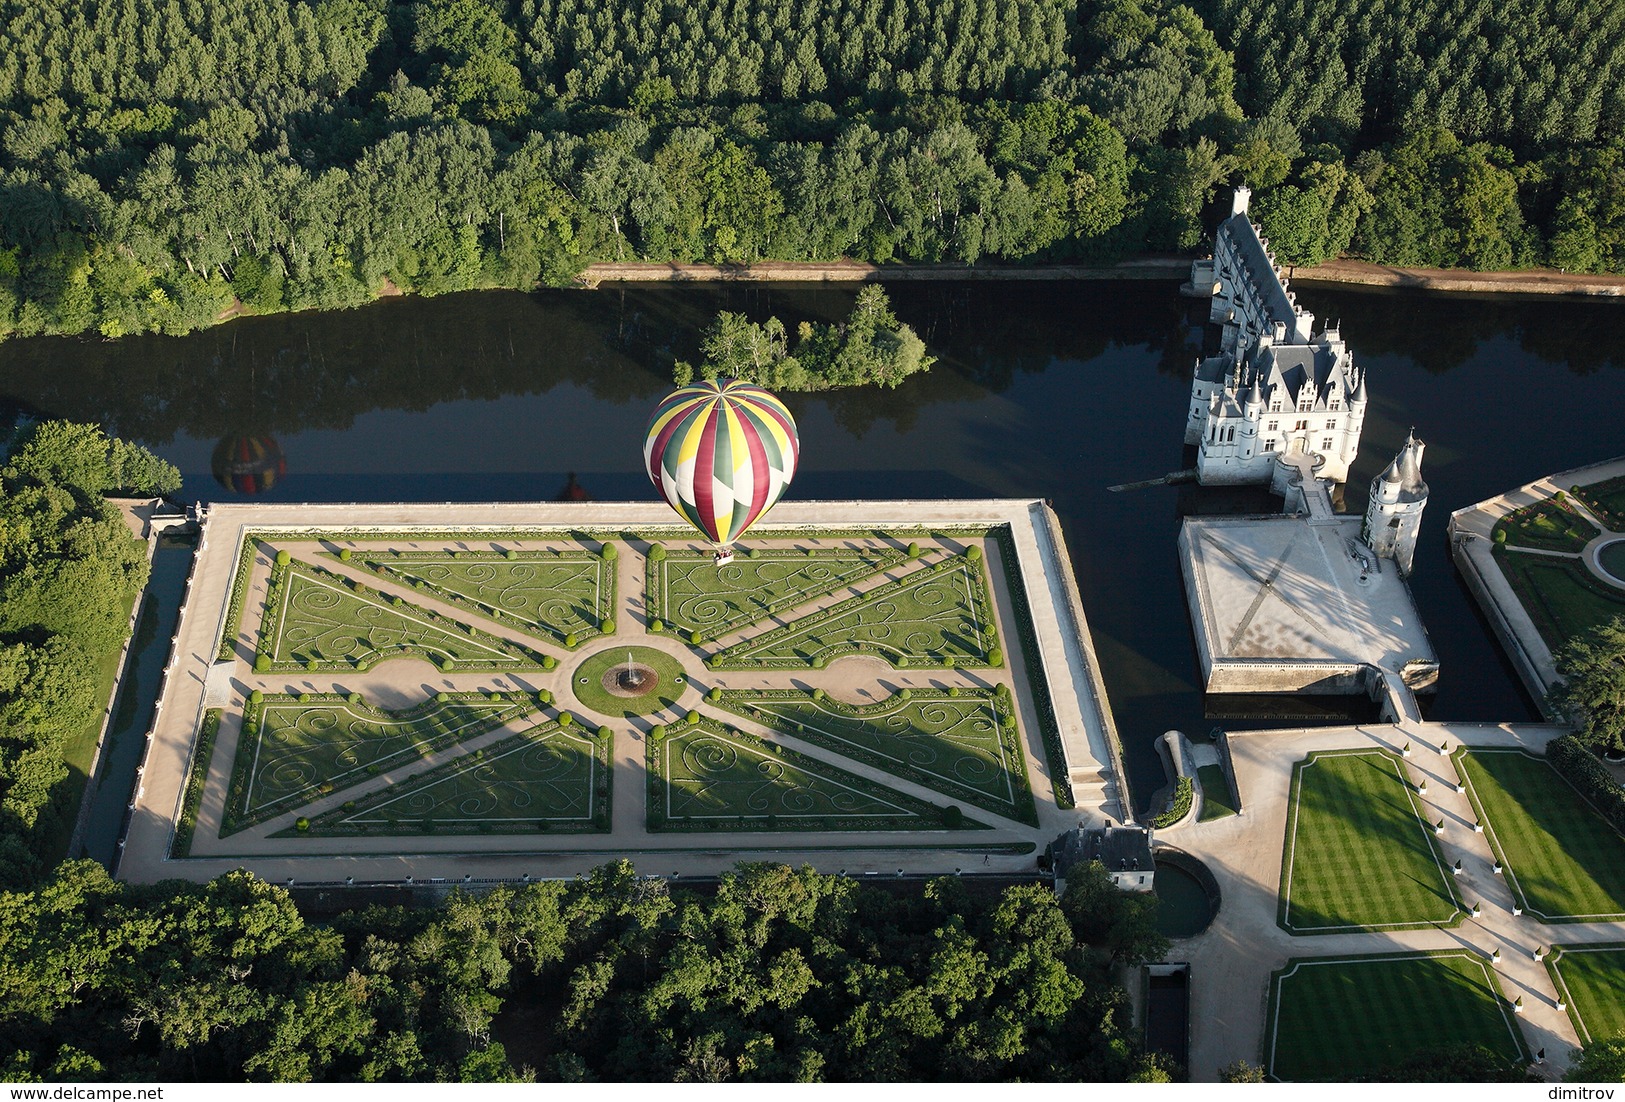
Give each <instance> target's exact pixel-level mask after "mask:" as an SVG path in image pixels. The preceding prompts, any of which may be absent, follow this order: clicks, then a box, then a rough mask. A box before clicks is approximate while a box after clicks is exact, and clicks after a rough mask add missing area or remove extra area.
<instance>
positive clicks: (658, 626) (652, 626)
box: [649, 617, 666, 631]
mask: <svg viewBox="0 0 1625 1102" xmlns="http://www.w3.org/2000/svg"><path fill="white" fill-rule="evenodd" d="M649 630H650V631H665V630H666V625H665V624H663V623H661V622H660V620H659V618H658V617H657V618H655V619H653V620H650V621H649Z"/></svg>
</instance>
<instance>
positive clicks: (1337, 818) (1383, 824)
mask: <svg viewBox="0 0 1625 1102" xmlns="http://www.w3.org/2000/svg"><path fill="white" fill-rule="evenodd" d="M1461 918H1462V911H1461V909H1460V907H1459V906H1458V905H1457V902H1456V898H1455V892H1454V885H1453V884H1452V878H1451V876H1450V875H1449V874H1448V873H1447V872H1446V871H1445V869H1444V866H1443V864H1442V863H1441V861H1440V859H1439V855H1438V852H1437V850H1436V849H1435V846H1434V841H1433V831H1432V830H1431V829H1429V828H1428V827H1426V826H1425V825H1424V824H1423V823H1422V820H1421V819H1420V818H1419V817H1418V811H1417V807H1416V803H1415V800H1414V798H1413V796H1412V793H1411V785H1410V782H1409V781H1408V780H1407V779H1406V778H1405V776H1404V766H1403V764H1402V763H1401V761H1400V759H1399V757H1398V756H1397V755H1395V754H1392V753H1389V752H1386V751H1379V750H1361V751H1351V750H1323V751H1318V752H1316V753H1313V754H1310V755H1309V757H1307V758H1306V759H1304V760H1303V761H1301V762H1299V763H1298V764H1297V765H1295V766H1293V769H1292V792H1291V797H1290V800H1289V803H1288V807H1287V822H1286V840H1285V845H1284V849H1283V853H1282V859H1281V901H1280V908H1279V913H1278V921H1279V922H1280V924H1281V926H1282V927H1283V928H1284V929H1286V930H1288V931H1290V932H1291V933H1294V934H1329V933H1343V932H1348V931H1350V930H1356V929H1397V928H1403V927H1409V926H1434V925H1439V926H1446V925H1454V924H1455V923H1457V922H1459V921H1461Z"/></svg>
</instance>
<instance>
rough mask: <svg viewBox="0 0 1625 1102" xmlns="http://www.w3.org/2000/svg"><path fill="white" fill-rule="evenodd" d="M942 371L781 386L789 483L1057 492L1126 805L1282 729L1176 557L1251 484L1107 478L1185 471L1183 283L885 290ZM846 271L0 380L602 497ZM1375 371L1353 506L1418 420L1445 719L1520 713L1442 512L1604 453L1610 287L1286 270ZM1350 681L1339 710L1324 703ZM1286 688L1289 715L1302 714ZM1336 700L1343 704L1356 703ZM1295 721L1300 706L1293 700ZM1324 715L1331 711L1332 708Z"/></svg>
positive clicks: (471, 486)
mask: <svg viewBox="0 0 1625 1102" xmlns="http://www.w3.org/2000/svg"><path fill="white" fill-rule="evenodd" d="M889 290H890V292H891V295H892V301H893V305H894V307H895V309H896V311H897V314H898V315H899V317H901V318H902V319H903V320H904V321H906V322H908V323H909V324H911V325H913V326H914V327H915V329H916V330H918V331H919V333H920V335H921V336H922V337H924V338H925V340H926V342H927V344H928V345H929V347H930V349H931V351H932V352H933V353H934V354H935V355H936V356H937V357H938V358H939V362H938V364H937V365H936V366H935V367H934V368H933V369H932V371H931V372H930V373H929V374H928V375H926V376H923V377H916V378H915V379H913V380H911V381H909V382H908V383H907V384H905V385H904V386H902V387H900V388H898V389H897V390H893V391H875V390H863V391H855V392H844V393H837V394H833V395H827V396H810V395H789V396H787V401H788V403H789V404H790V406H791V408H792V410H793V411H794V413H795V415H796V419H797V422H798V424H799V426H800V430H801V439H802V447H803V455H802V465H801V470H800V473H799V474H798V476H797V478H796V481H795V484H794V486H792V487H791V489H790V493H789V496H791V497H793V498H801V499H816V498H876V497H963V496H988V495H993V496H1006V495H1009V496H1022V497H1044V498H1049V499H1051V500H1052V501H1053V502H1054V504H1055V506H1056V508H1057V510H1058V511H1059V513H1060V516H1061V519H1062V521H1063V523H1064V525H1065V528H1066V535H1067V538H1068V540H1069V542H1070V545H1071V550H1072V556H1073V562H1074V564H1075V567H1076V570H1077V575H1078V581H1079V584H1080V586H1081V587H1082V590H1083V599H1084V604H1085V607H1086V609H1087V611H1088V615H1089V621H1090V626H1091V628H1092V629H1093V632H1094V636H1095V643H1096V645H1097V647H1098V648H1099V651H1100V655H1101V661H1102V663H1103V665H1104V667H1105V674H1106V685H1107V689H1108V691H1109V693H1110V696H1111V700H1112V704H1113V706H1114V708H1115V710H1116V714H1117V720H1118V724H1119V726H1120V728H1121V730H1122V733H1123V738H1124V743H1125V748H1126V751H1127V756H1128V762H1129V772H1130V780H1131V783H1132V786H1133V789H1134V793H1135V799H1136V802H1137V803H1143V802H1144V801H1145V800H1146V799H1147V798H1148V797H1149V795H1150V793H1151V790H1152V789H1154V788H1155V787H1157V785H1158V784H1160V783H1161V771H1160V767H1159V766H1158V765H1157V759H1156V755H1155V753H1154V752H1153V751H1152V749H1151V743H1152V740H1153V739H1154V738H1155V737H1156V736H1157V735H1158V734H1160V733H1161V732H1162V731H1164V730H1167V729H1169V728H1174V727H1177V728H1180V729H1183V730H1185V731H1187V732H1190V733H1200V732H1205V731H1206V730H1208V729H1209V728H1210V727H1211V726H1213V725H1214V723H1216V722H1222V723H1224V724H1226V725H1229V726H1232V727H1240V726H1249V725H1250V726H1257V725H1259V724H1275V723H1278V722H1280V719H1279V718H1278V717H1279V716H1280V715H1283V714H1286V713H1283V712H1281V711H1279V702H1278V704H1277V708H1278V710H1277V718H1267V717H1261V716H1258V715H1256V714H1255V715H1252V716H1251V717H1250V718H1244V717H1241V716H1238V713H1249V712H1256V708H1254V707H1253V705H1252V703H1250V702H1247V701H1237V700H1234V699H1229V700H1204V698H1203V694H1202V693H1201V691H1200V689H1199V688H1198V683H1199V674H1198V670H1197V667H1196V656H1195V648H1194V645H1193V642H1192V638H1191V630H1190V623H1189V620H1188V617H1187V614H1186V610H1185V601H1184V595H1183V592H1182V587H1181V584H1180V579H1179V570H1178V563H1177V558H1176V549H1175V538H1176V536H1177V534H1178V527H1179V520H1180V517H1181V515H1182V514H1184V513H1189V512H1194V511H1201V512H1213V511H1224V510H1235V509H1267V510H1269V511H1274V510H1275V509H1276V508H1278V505H1277V503H1275V501H1274V500H1273V499H1270V498H1268V497H1267V496H1262V495H1254V494H1251V493H1235V492H1223V491H1213V490H1201V489H1197V488H1194V487H1184V488H1178V489H1176V488H1168V487H1157V488H1153V489H1146V490H1138V491H1132V492H1128V493H1121V494H1113V493H1109V492H1108V491H1107V487H1108V486H1111V485H1113V484H1114V483H1122V482H1130V481H1135V480H1139V479H1146V478H1154V477H1156V476H1159V475H1162V474H1165V473H1167V472H1169V471H1173V470H1178V469H1181V468H1184V467H1188V466H1190V465H1191V463H1192V457H1191V456H1190V455H1189V454H1187V453H1186V452H1185V450H1184V448H1183V446H1182V442H1181V431H1182V427H1183V423H1184V418H1185V415H1186V401H1187V396H1188V392H1189V382H1188V375H1189V371H1190V367H1191V364H1192V361H1193V360H1194V358H1195V356H1196V355H1197V353H1198V352H1199V351H1200V348H1201V344H1202V340H1203V331H1202V328H1201V327H1200V326H1199V325H1198V324H1196V323H1197V322H1198V321H1199V320H1200V318H1201V317H1202V316H1203V313H1204V311H1205V304H1200V303H1192V302H1190V301H1188V300H1185V299H1182V298H1180V297H1179V295H1178V293H1177V291H1176V288H1175V285H1174V284H1172V283H1162V282H1150V283H1063V282H1055V283H1045V282H1037V283H1028V282H1020V283H991V282H989V283H982V282H964V283H932V284H897V285H893V286H892V287H891V288H889ZM855 293H856V288H855V287H849V286H840V285H836V286H814V287H807V286H801V285H780V286H772V287H763V286H751V285H695V286H689V287H665V286H661V287H628V288H626V289H624V290H623V289H620V288H613V287H612V288H609V289H603V290H598V291H594V292H586V291H550V292H543V293H537V294H531V295H524V294H518V293H504V292H485V293H475V294H466V295H454V296H449V297H446V298H442V299H426V300H425V299H397V300H392V301H386V302H382V303H379V304H377V305H375V306H371V307H368V308H366V309H362V310H356V311H350V312H344V313H333V314H302V315H291V316H281V317H272V318H248V319H242V320H238V321H234V322H231V323H229V324H227V325H223V326H220V327H217V328H215V329H213V330H209V331H207V332H204V333H199V334H194V335H192V336H189V337H184V338H166V337H137V338H127V339H124V340H120V341H97V340H80V339H55V338H53V339H37V340H28V341H13V342H7V343H4V344H0V398H9V399H11V400H13V401H15V402H18V403H21V404H23V405H25V406H27V407H29V408H31V409H33V410H35V411H38V412H39V413H42V414H46V415H50V416H58V417H69V418H74V419H77V420H86V421H99V422H102V423H104V424H106V425H107V426H108V428H109V429H110V430H111V431H114V432H116V433H118V434H120V435H122V436H126V437H129V438H132V439H135V440H138V441H140V442H142V443H144V444H146V445H147V446H149V447H151V448H152V449H154V450H155V451H156V452H158V453H159V454H160V455H163V456H164V457H165V458H167V459H169V460H171V461H172V462H174V463H175V464H176V465H178V466H179V467H180V469H181V471H182V473H183V474H184V476H185V479H186V488H185V491H184V494H185V496H188V497H197V498H205V499H212V500H237V499H240V498H241V497H242V495H241V494H240V493H237V492H234V491H232V490H231V489H228V488H226V487H224V486H222V485H221V484H220V483H219V482H217V481H216V480H215V478H214V477H212V475H211V473H210V472H211V457H212V455H213V454H214V452H215V450H216V448H217V446H219V445H220V443H221V442H222V441H224V440H226V439H227V438H235V444H236V446H237V447H238V449H239V450H244V449H246V451H247V452H255V451H258V452H262V453H268V454H270V455H271V456H272V459H273V460H274V458H275V450H276V449H280V452H281V454H282V456H283V458H284V461H285V465H286V473H285V474H284V475H282V476H280V477H278V478H276V479H273V480H272V481H273V482H274V484H273V485H271V486H270V487H269V488H266V489H263V490H261V492H260V494H259V497H260V498H261V499H263V500H273V501H393V500H426V501H456V500H467V501H488V500H538V499H543V500H545V499H551V498H553V497H554V496H555V495H557V494H558V493H559V492H560V490H561V489H562V488H563V486H564V484H565V481H566V478H567V474H568V472H575V473H576V475H577V477H578V480H579V482H580V485H581V487H582V488H583V489H585V490H586V491H587V493H589V494H590V495H591V496H592V497H593V498H595V499H597V500H600V501H610V500H624V499H637V500H648V499H651V498H653V497H654V496H655V494H654V491H653V490H652V489H651V488H650V486H649V485H648V482H647V480H646V479H645V478H644V476H643V475H642V473H641V471H640V462H641V444H642V433H643V428H644V424H645V421H646V419H647V417H648V414H649V411H650V409H651V407H652V406H653V404H654V403H655V402H656V401H657V400H658V399H659V398H660V397H661V396H662V395H663V394H664V392H665V391H666V390H667V389H668V388H669V385H670V374H669V371H670V364H671V362H672V360H673V359H674V358H684V359H695V358H697V356H696V346H697V341H698V332H699V329H700V328H701V327H702V326H703V325H704V324H705V323H706V322H707V321H709V320H710V318H711V317H712V316H713V315H714V314H715V312H716V311H717V310H719V309H733V310H741V311H744V312H746V313H749V314H752V315H755V316H757V317H761V316H764V315H766V314H769V313H774V314H778V315H779V316H780V317H781V318H783V319H784V320H785V322H786V323H787V324H788V325H789V327H790V328H791V329H792V331H793V330H794V328H795V324H796V323H797V322H798V321H801V320H804V319H834V318H838V317H840V316H841V315H842V314H844V313H845V312H846V310H847V309H848V307H849V305H850V303H851V301H852V298H853V296H854V295H855ZM1299 293H1300V301H1301V302H1303V303H1304V305H1305V306H1307V307H1308V308H1309V309H1311V310H1314V311H1316V312H1317V314H1319V316H1320V317H1321V318H1322V319H1327V320H1337V319H1341V321H1342V331H1343V335H1344V337H1345V339H1346V340H1347V341H1348V342H1349V346H1350V347H1351V348H1352V349H1353V350H1354V352H1355V355H1356V356H1357V357H1358V358H1359V359H1360V360H1361V361H1362V362H1363V363H1365V364H1366V365H1367V366H1368V367H1369V369H1370V375H1369V384H1368V385H1369V387H1370V390H1371V395H1372V397H1371V407H1370V410H1369V412H1368V414H1367V418H1366V429H1365V434H1364V437H1363V440H1362V444H1361V451H1360V458H1359V461H1358V462H1357V463H1356V465H1355V468H1354V473H1353V476H1352V478H1351V480H1350V483H1349V486H1348V492H1347V505H1348V508H1349V509H1350V511H1356V510H1360V509H1363V508H1364V504H1365V499H1366V488H1367V486H1368V485H1369V483H1370V481H1371V479H1372V477H1373V476H1374V475H1375V474H1376V473H1377V472H1378V471H1379V470H1380V469H1381V468H1382V467H1383V466H1384V465H1386V464H1387V462H1388V461H1389V459H1391V458H1392V456H1393V454H1394V452H1395V451H1396V450H1397V448H1398V446H1399V444H1400V442H1401V441H1402V440H1403V438H1404V436H1405V432H1406V430H1407V429H1408V428H1409V427H1410V426H1411V425H1413V424H1414V425H1415V426H1416V430H1417V434H1418V435H1419V436H1420V437H1422V438H1423V439H1424V440H1426V441H1427V443H1428V450H1427V457H1426V463H1425V467H1424V475H1425V476H1426V478H1427V481H1428V483H1429V485H1430V486H1431V487H1432V496H1431V499H1430V502H1429V505H1428V510H1427V514H1426V517H1425V520H1424V527H1423V540H1422V545H1421V547H1420V549H1419V551H1418V554H1417V565H1416V573H1415V576H1414V578H1413V579H1412V585H1413V588H1414V590H1415V593H1416V597H1417V601H1418V603H1419V604H1420V606H1421V611H1422V614H1423V617H1424V619H1425V622H1426V624H1427V628H1428V631H1429V633H1430V634H1431V636H1432V638H1433V642H1434V645H1435V647H1436V649H1437V650H1438V652H1439V659H1440V664H1441V677H1440V683H1439V691H1438V695H1437V698H1436V699H1435V700H1434V701H1433V703H1432V706H1431V709H1430V714H1431V716H1432V718H1436V719H1454V720H1523V719H1530V718H1533V717H1534V716H1535V715H1536V713H1535V711H1534V708H1533V705H1532V703H1531V702H1530V701H1529V699H1528V698H1527V697H1526V696H1525V694H1524V692H1523V690H1522V689H1521V687H1520V686H1519V684H1518V682H1517V679H1516V677H1515V676H1514V675H1513V673H1512V671H1511V669H1510V667H1509V666H1508V665H1507V663H1506V661H1505V660H1504V659H1503V657H1502V656H1501V654H1500V652H1499V650H1498V649H1497V647H1496V645H1495V643H1494V641H1493V640H1492V639H1491V638H1490V636H1489V634H1488V632H1487V630H1486V628H1485V626H1484V624H1483V622H1482V620H1481V618H1480V617H1479V614H1478V613H1477V610H1476V609H1475V608H1474V606H1473V605H1472V603H1471V601H1470V599H1469V598H1468V596H1467V594H1466V592H1465V590H1464V589H1463V588H1462V585H1461V583H1460V581H1459V580H1458V578H1457V576H1456V572H1455V569H1454V566H1453V565H1452V563H1451V560H1450V557H1449V554H1448V551H1447V548H1446V546H1445V523H1446V520H1447V519H1448V517H1449V514H1450V512H1451V511H1452V510H1454V509H1458V508H1461V507H1463V506H1465V505H1470V504H1472V503H1473V502H1475V501H1478V500H1480V499H1481V498H1484V497H1488V496H1491V495H1493V494H1495V493H1498V492H1500V491H1502V490H1505V489H1508V488H1511V487H1513V486H1516V485H1519V484H1521V483H1523V482H1526V481H1529V480H1530V479H1533V478H1536V477H1539V476H1540V475H1543V474H1547V473H1550V472H1554V471H1559V470H1563V469H1566V468H1568V467H1573V466H1578V465H1581V464H1584V463H1588V462H1593V461H1596V460H1600V459H1603V458H1607V457H1611V456H1615V455H1619V454H1621V453H1625V370H1622V367H1625V303H1616V302H1606V301H1605V302H1588V301H1569V300H1553V299H1545V298H1531V299H1517V298H1500V299H1494V298H1487V297H1486V298H1470V297H1459V296H1454V297H1453V296H1442V295H1427V294H1423V293H1419V292H1403V293H1391V292H1375V291H1367V290H1351V289H1342V288H1339V289H1323V288H1314V287H1300V288H1299ZM1345 706H1349V705H1345ZM1298 707H1299V705H1298V703H1297V702H1290V703H1289V709H1288V710H1289V711H1291V710H1293V709H1298ZM1358 713H1359V709H1358V707H1354V710H1353V712H1352V713H1351V714H1358ZM1294 714H1295V713H1294ZM1328 718H1330V717H1328Z"/></svg>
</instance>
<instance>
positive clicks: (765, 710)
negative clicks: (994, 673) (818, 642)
mask: <svg viewBox="0 0 1625 1102" xmlns="http://www.w3.org/2000/svg"><path fill="white" fill-rule="evenodd" d="M719 703H720V704H721V705H722V707H724V708H727V709H728V710H729V711H731V712H735V713H737V714H739V715H741V716H744V717H746V718H748V719H753V720H755V721H756V722H758V723H761V724H764V725H766V726H768V727H771V728H773V729H774V730H776V731H778V732H779V733H781V734H784V735H788V736H790V737H793V738H798V739H801V740H803V741H805V742H810V743H812V744H814V745H817V746H823V747H826V748H828V749H830V750H835V751H837V752H839V753H841V754H843V755H845V756H847V757H849V758H851V759H852V760H854V761H859V762H863V763H865V764H868V765H874V766H878V767H879V768H881V769H884V770H886V771H887V772H889V773H893V774H895V775H896V776H899V777H903V778H906V779H907V780H911V781H914V782H915V783H916V784H921V785H925V786H926V787H928V788H931V789H933V790H934V791H937V792H941V793H943V794H944V796H946V797H949V798H951V799H956V800H963V801H965V802H966V803H970V804H974V805H975V806H977V807H979V808H982V809H983V810H985V811H991V812H994V813H995V814H998V815H1004V816H1007V817H1009V818H1012V819H1018V820H1021V821H1023V822H1037V818H1036V812H1035V811H1034V809H1033V797H1032V790H1031V788H1030V787H1029V785H1028V781H1027V766H1026V759H1025V757H1024V756H1023V755H1022V752H1021V741H1020V736H1019V734H1018V732H1017V728H1016V717H1015V711H1014V709H1013V708H1011V707H1010V705H1009V702H1008V700H1007V699H1006V698H1005V697H1004V696H1003V695H1001V694H998V693H994V692H989V691H987V690H984V689H962V690H959V691H958V692H957V693H954V692H951V691H947V690H938V689H912V690H908V689H905V690H903V691H902V692H899V693H897V694H896V695H894V696H892V698H891V699H889V700H883V701H881V702H880V703H878V704H871V705H868V706H866V707H854V706H852V705H848V704H843V703H841V702H840V701H837V700H832V699H831V698H830V697H829V695H828V694H827V693H824V692H822V691H821V690H813V691H810V692H808V691H802V690H799V689H784V690H777V689H774V690H751V689H740V690H729V691H724V692H723V693H722V694H721V697H720V701H719Z"/></svg>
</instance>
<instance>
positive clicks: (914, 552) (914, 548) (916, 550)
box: [908, 543, 920, 559]
mask: <svg viewBox="0 0 1625 1102" xmlns="http://www.w3.org/2000/svg"><path fill="white" fill-rule="evenodd" d="M908 557H909V558H911V559H917V558H919V557H920V545H919V544H917V543H910V544H909V545H908Z"/></svg>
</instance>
